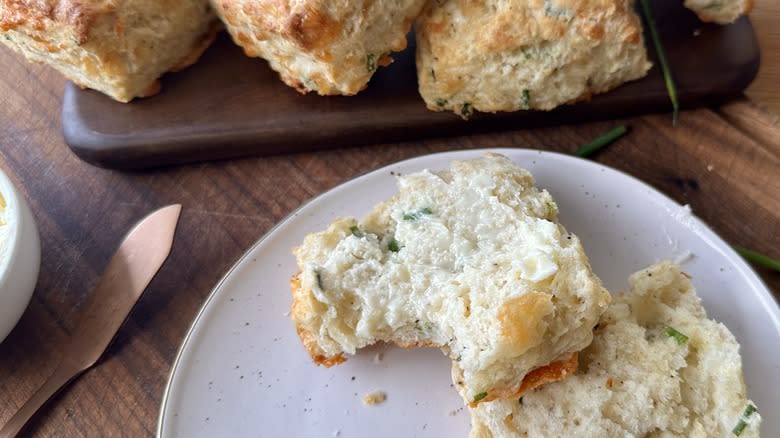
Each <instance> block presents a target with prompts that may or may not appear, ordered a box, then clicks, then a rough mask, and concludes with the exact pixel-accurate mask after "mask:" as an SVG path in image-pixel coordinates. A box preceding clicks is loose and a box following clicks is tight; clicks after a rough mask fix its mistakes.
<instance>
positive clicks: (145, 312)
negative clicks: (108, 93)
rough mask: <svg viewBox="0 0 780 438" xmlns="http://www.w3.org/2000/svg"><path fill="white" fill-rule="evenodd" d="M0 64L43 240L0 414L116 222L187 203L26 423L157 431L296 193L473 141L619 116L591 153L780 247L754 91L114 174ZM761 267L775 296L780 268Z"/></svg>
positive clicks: (775, 144)
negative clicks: (114, 313) (193, 349)
mask: <svg viewBox="0 0 780 438" xmlns="http://www.w3.org/2000/svg"><path fill="white" fill-rule="evenodd" d="M0 65H3V66H4V69H3V75H1V76H0V168H2V169H3V170H4V171H5V172H6V173H8V175H9V176H10V178H11V180H12V181H14V182H15V183H16V184H17V185H18V186H19V187H21V188H22V191H23V193H24V194H25V196H26V197H27V199H28V200H29V201H30V205H31V208H32V210H33V213H34V215H35V217H36V220H37V223H38V227H39V230H40V234H41V240H42V261H41V270H40V276H39V280H38V285H37V288H36V291H35V294H34V295H33V299H32V302H31V304H30V306H29V308H28V309H27V311H26V313H25V314H24V316H23V317H22V319H21V321H20V322H19V324H18V325H17V327H16V328H15V329H14V331H13V332H12V333H11V335H10V336H9V337H8V338H7V339H6V340H5V341H4V342H3V343H2V344H0V394H2V400H3V403H0V423H4V422H5V421H7V419H8V418H10V416H11V415H12V414H13V412H14V411H15V409H16V408H18V407H19V406H20V405H21V403H22V402H23V401H24V400H25V399H26V398H27V397H28V396H29V395H30V394H32V392H33V391H34V390H35V389H36V387H37V386H38V385H40V384H41V383H42V382H43V381H44V380H45V378H46V377H47V376H48V374H49V373H51V371H52V370H53V367H54V365H55V363H56V360H57V358H58V357H59V354H60V352H61V350H60V349H61V346H62V345H63V342H64V341H65V339H67V337H68V335H69V333H70V332H71V330H72V329H73V328H74V325H75V324H76V322H77V321H78V318H79V315H80V311H81V310H82V309H83V308H84V304H85V303H86V301H87V297H88V293H89V291H90V290H91V288H92V287H93V286H94V285H95V283H96V282H97V279H98V276H99V275H100V273H101V271H102V270H103V268H104V267H105V266H106V264H107V263H108V260H109V258H110V256H111V254H112V253H113V251H114V250H115V248H116V246H117V245H118V243H119V242H120V240H121V238H122V237H123V235H124V233H125V232H126V231H127V230H128V229H129V228H130V227H131V226H132V224H134V223H135V221H137V220H138V219H140V218H142V217H143V216H144V215H145V214H146V213H148V212H150V211H151V210H153V209H155V208H157V207H159V206H162V205H165V204H170V203H175V202H178V203H181V204H182V205H183V212H182V217H181V222H180V225H179V229H178V232H177V237H176V239H175V241H174V246H173V250H172V252H171V256H170V258H169V260H168V262H167V263H166V264H165V265H164V266H163V268H162V269H161V270H160V272H159V274H158V275H157V277H156V278H155V279H154V280H153V281H152V283H151V285H150V287H149V288H148V289H147V291H146V293H145V295H144V296H143V297H142V298H141V300H140V302H139V303H138V305H137V307H136V308H135V309H134V311H133V312H132V314H131V315H130V318H129V319H128V321H127V323H126V324H125V325H124V327H123V328H122V329H121V330H120V332H119V335H118V338H117V339H116V341H115V343H114V344H113V345H112V346H111V347H110V348H109V350H108V353H107V355H106V356H105V357H104V358H103V359H102V360H101V362H99V364H98V366H97V367H96V368H94V369H92V370H90V371H88V372H87V373H86V374H85V375H83V376H82V377H81V378H80V379H79V380H78V381H77V382H75V383H74V384H73V385H72V386H70V387H69V388H68V389H67V390H66V391H65V392H64V393H62V394H61V395H60V396H58V397H57V398H56V399H54V400H53V402H52V403H51V404H50V405H49V406H48V408H47V409H46V410H45V411H44V412H43V413H42V415H41V416H40V417H39V418H38V419H37V420H36V421H34V423H33V424H32V425H31V428H30V430H29V432H30V435H31V436H43V437H48V436H58V437H79V436H149V435H153V434H154V432H155V427H156V422H157V416H158V410H159V405H160V400H161V397H162V393H163V388H164V386H165V383H166V380H167V377H168V373H169V372H170V366H171V364H172V362H173V360H174V357H175V355H176V351H177V349H178V347H179V345H180V344H181V342H182V340H183V337H184V335H185V333H186V331H187V328H188V327H189V324H190V323H191V321H192V319H193V317H194V316H195V314H196V312H197V311H198V309H199V308H200V306H201V305H202V303H203V302H204V300H205V298H206V296H207V295H208V293H209V292H210V290H211V288H212V287H213V286H214V285H215V284H216V282H217V281H218V280H219V278H220V277H221V276H222V275H224V273H225V272H226V271H227V269H228V268H229V267H230V266H231V265H232V264H233V263H234V262H235V261H236V260H237V259H238V257H239V256H240V255H241V254H243V253H244V251H246V250H247V249H248V248H249V247H250V246H251V245H252V244H253V243H254V242H255V241H256V240H257V239H258V238H260V237H261V236H262V235H263V234H264V233H266V232H267V231H268V230H269V229H271V227H273V226H274V224H276V223H277V222H278V221H279V220H281V219H282V218H283V217H285V216H286V215H287V214H288V213H290V212H291V211H293V210H294V209H295V208H297V207H298V206H299V205H301V203H303V202H305V201H306V200H307V199H309V198H311V197H313V196H315V195H317V194H319V193H321V192H322V191H324V190H327V189H329V188H331V187H334V186H335V185H337V184H339V183H341V182H343V181H345V180H348V179H350V178H352V177H354V176H356V175H359V174H362V173H364V172H367V171H369V170H372V169H375V168H377V167H380V166H382V165H385V164H388V163H391V162H394V161H397V160H401V159H405V158H409V157H414V156H419V155H422V154H427V153H431V152H437V151H445V150H455V149H467V148H478V147H479V148H482V147H488V148H489V147H525V148H534V149H543V150H554V151H562V152H571V151H573V150H574V149H576V147H578V146H579V145H581V144H583V143H584V142H586V141H587V140H590V139H592V138H593V137H595V136H597V135H599V134H602V133H603V132H605V131H607V130H608V129H609V128H611V127H612V126H614V125H615V124H616V123H627V124H629V125H631V126H632V128H633V131H632V133H631V134H630V135H628V136H626V137H624V138H623V139H621V140H619V141H618V142H617V143H615V144H614V145H612V146H610V147H609V148H607V149H605V150H604V151H602V152H600V153H599V154H597V155H596V156H595V157H594V159H595V160H597V161H598V162H600V163H603V164H606V165H609V166H612V167H615V168H617V169H620V170H622V171H625V172H627V173H629V174H632V175H635V176H637V177H639V178H640V179H642V180H644V181H646V182H648V183H649V184H651V185H653V186H654V187H656V188H658V189H659V190H661V191H662V192H664V193H666V194H667V195H669V196H670V197H672V198H673V199H675V200H677V201H678V202H681V203H687V204H690V205H691V206H692V209H693V211H694V212H695V213H696V214H697V215H698V216H699V217H701V218H702V219H703V220H704V221H705V222H707V223H708V224H709V225H710V226H711V227H712V228H713V229H714V230H715V231H716V232H718V233H719V234H720V235H721V236H722V237H723V238H724V239H725V240H726V241H727V242H730V243H733V244H739V245H742V246H746V247H750V248H753V249H756V250H758V251H762V252H765V253H767V254H768V255H770V256H772V257H775V258H780V233H777V230H778V229H780V198H778V196H777V193H779V192H780V178H778V176H779V175H780V141H779V140H778V139H780V127H778V123H777V119H776V118H773V117H770V116H767V114H766V113H765V112H764V111H763V110H762V109H761V108H759V107H757V106H755V105H753V104H751V103H750V102H745V101H742V102H735V103H733V104H730V105H727V106H724V107H722V108H720V109H717V110H709V109H700V110H695V111H687V112H684V113H683V114H682V117H681V123H680V125H679V126H678V127H677V128H672V127H671V124H670V117H669V116H668V115H653V116H644V117H636V118H630V119H624V120H616V121H609V122H599V123H588V124H581V125H571V126H563V127H549V128H543V129H533V130H522V131H509V132H504V133H500V134H496V133H494V134H481V135H473V136H463V137H454V138H448V139H432V140H427V141H415V142H406V143H390V144H374V145H370V146H364V147H355V148H337V149H332V150H329V151H324V152H318V153H300V154H291V155H279V156H273V157H264V158H252V159H244V160H236V161H224V162H214V163H208V164H198V165H186V166H180V167H175V168H169V169H159V170H153V171H143V172H115V171H108V170H105V169H100V168H97V167H93V166H91V165H88V164H86V163H84V162H82V161H80V160H79V159H77V158H76V157H75V156H74V155H73V154H72V153H71V152H70V151H69V149H68V148H67V147H66V146H65V144H64V143H63V141H62V138H61V135H60V121H59V108H60V99H61V90H62V89H63V85H64V81H63V80H62V79H61V78H60V77H59V76H58V75H56V74H55V73H53V72H52V71H51V70H49V69H47V68H43V67H40V66H30V65H28V64H26V63H24V62H23V61H21V60H20V59H19V58H18V57H16V56H14V55H12V54H10V53H9V52H8V51H7V50H5V49H3V48H0ZM746 133H747V134H749V135H746ZM758 272H759V274H760V275H761V276H762V278H763V279H764V281H765V282H766V283H767V284H768V285H769V287H770V288H771V289H772V290H773V291H774V293H775V296H776V297H778V292H780V274H778V273H775V272H770V271H767V270H759V271H758ZM280 293H287V291H280Z"/></svg>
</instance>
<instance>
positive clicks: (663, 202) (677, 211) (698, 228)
mask: <svg viewBox="0 0 780 438" xmlns="http://www.w3.org/2000/svg"><path fill="white" fill-rule="evenodd" d="M487 152H495V153H499V154H504V155H507V156H509V157H510V158H512V159H513V160H515V161H517V156H518V155H522V154H529V153H533V154H538V156H544V157H545V158H549V159H552V160H562V161H568V164H572V165H576V166H594V167H596V168H597V169H599V170H601V171H608V172H612V173H614V174H615V176H617V177H619V178H624V179H626V180H630V181H631V182H632V183H633V184H637V186H638V187H642V188H644V189H645V190H646V191H647V193H646V194H647V196H649V197H650V198H652V199H653V200H654V201H655V202H656V205H658V206H663V207H665V208H667V209H668V213H669V214H670V215H671V216H679V215H686V218H685V222H686V223H685V226H686V227H687V228H689V229H690V231H691V232H693V233H695V234H697V235H698V236H699V237H700V238H701V239H702V240H703V241H704V242H705V243H707V244H708V245H709V246H710V247H712V248H713V249H714V250H717V251H718V252H719V253H720V254H721V255H722V256H724V257H725V258H726V259H727V260H728V261H729V262H730V263H731V264H732V266H733V267H734V268H736V270H737V272H738V273H739V274H740V275H741V276H742V277H743V278H744V279H745V280H746V281H747V282H748V286H750V288H751V289H753V290H754V291H755V292H756V295H755V296H756V297H757V298H758V299H759V301H760V303H759V304H760V306H761V307H762V308H763V309H764V310H765V311H766V314H767V316H769V318H770V320H771V322H772V324H773V326H774V329H775V333H774V334H773V336H774V338H775V339H777V340H780V306H778V303H777V301H776V300H775V299H774V297H773V296H772V294H771V292H770V291H769V289H768V287H767V286H766V285H765V284H764V282H763V281H762V280H761V279H760V277H759V276H758V274H756V272H755V271H754V270H753V269H752V268H751V267H750V265H749V264H748V263H747V262H745V261H744V259H742V257H741V256H740V255H739V254H738V253H737V252H736V251H735V250H734V249H733V248H731V246H729V245H728V244H727V243H726V242H725V241H724V240H723V239H722V238H721V237H720V236H718V235H717V234H716V233H715V232H714V231H713V230H712V229H710V228H709V226H708V225H706V224H705V223H704V222H703V221H702V220H700V219H699V218H698V217H696V216H694V215H693V214H690V211H689V210H686V208H685V207H683V206H680V205H679V204H678V203H677V202H676V201H674V200H673V199H671V198H669V197H668V196H666V195H664V194H663V193H661V192H659V191H658V190H657V189H655V188H654V187H652V186H650V185H649V184H647V183H645V182H643V181H641V180H639V179H637V178H636V177H634V176H632V175H629V174H627V173H625V172H622V171H620V170H617V169H614V168H611V167H609V166H606V165H603V164H600V163H597V162H593V161H590V160H585V159H580V158H576V157H573V156H570V155H566V154H561V153H557V152H549V151H542V150H534V149H522V148H511V149H510V148H486V149H470V150H458V151H448V152H439V153H434V154H427V155H420V156H417V157H412V158H409V159H405V160H402V161H398V162H394V163H391V164H388V165H385V166H383V167H380V168H377V169H375V170H371V171H368V172H366V173H364V174H362V175H359V176H356V177H354V178H351V179H348V180H345V181H344V182H342V183H340V184H338V185H336V186H335V187H333V188H331V189H329V190H327V191H325V192H323V193H321V194H319V195H317V196H315V197H314V198H312V199H310V200H308V201H306V202H305V203H303V204H302V205H301V206H299V207H298V208H296V209H295V210H293V211H292V212H290V213H289V214H288V215H287V216H286V217H285V218H284V219H282V220H280V221H279V222H278V223H277V224H276V225H275V226H274V227H272V228H271V229H270V230H269V231H268V232H267V233H266V234H265V235H263V236H262V237H261V238H260V239H258V240H257V241H256V242H255V243H254V244H253V245H252V246H251V247H250V248H249V249H248V250H247V251H246V252H245V253H244V254H243V255H242V256H241V257H239V259H238V260H237V261H236V262H235V263H234V264H233V265H232V266H231V268H230V269H229V270H228V271H227V272H226V273H225V275H224V276H223V277H222V278H221V279H220V280H219V282H218V283H217V284H216V285H215V286H214V288H213V289H212V290H211V292H210V293H209V295H208V297H207V298H206V300H205V302H204V303H203V305H202V306H201V308H200V309H199V310H198V313H197V314H196V315H195V317H194V319H193V322H192V323H191V324H190V326H189V328H188V329H187V333H186V335H185V337H184V340H183V341H182V343H181V345H180V347H179V349H178V351H177V354H176V357H175V359H174V362H173V365H172V367H171V371H170V373H169V376H168V379H167V383H166V386H165V388H164V392H163V397H162V400H161V403H160V414H159V418H158V424H157V431H156V435H157V436H158V437H163V436H164V435H163V433H164V429H165V427H166V422H167V419H168V417H169V415H166V408H167V406H168V403H169V400H170V398H171V397H172V394H171V391H172V389H173V386H174V379H175V378H176V374H177V371H178V370H179V368H180V367H182V366H183V363H182V360H183V356H184V354H185V352H186V350H187V347H188V345H189V343H190V341H191V339H192V337H193V334H194V332H195V330H196V329H197V327H198V325H199V323H200V321H201V319H202V317H203V315H204V314H205V313H206V311H207V310H208V308H209V306H210V304H211V303H212V302H213V301H214V300H215V299H216V298H217V297H218V296H219V295H220V292H222V291H223V290H224V289H223V286H224V285H225V283H226V282H227V281H228V280H229V279H230V278H231V276H233V275H234V274H235V273H236V271H237V270H239V269H240V268H241V267H242V266H243V265H244V263H245V262H246V261H247V260H248V259H249V258H251V257H252V256H253V255H254V253H255V252H256V251H257V249H258V247H260V246H261V245H263V244H264V243H265V242H266V241H267V240H269V239H270V238H271V237H272V236H274V235H275V234H276V233H278V232H280V230H281V229H282V228H284V227H285V225H287V224H288V223H289V222H290V221H291V220H292V219H293V218H295V217H296V216H297V215H298V214H300V213H301V212H302V211H304V210H305V209H306V208H307V207H309V206H311V205H313V204H318V203H320V202H322V201H325V200H326V199H327V198H329V197H331V196H333V195H334V194H336V193H338V192H340V191H342V190H348V189H349V188H350V187H351V186H352V185H353V184H358V183H360V181H361V180H364V179H366V178H371V177H373V176H374V175H376V174H380V173H382V172H389V171H390V170H392V169H395V168H398V167H403V166H407V165H411V164H415V165H416V164H418V163H419V164H420V165H419V166H417V167H419V168H420V169H422V168H425V167H426V165H425V164H424V162H428V161H437V162H438V161H447V162H449V161H454V160H462V159H470V158H475V157H478V156H481V155H483V154H485V153H487ZM678 220H679V219H678ZM301 238H303V236H301ZM773 383H774V384H775V385H777V383H778V382H773ZM767 420H769V418H765V419H764V421H765V423H766V421H767ZM766 426H767V425H766V424H764V425H763V427H762V431H764V432H765V433H766ZM774 427H778V425H774V426H773V429H774Z"/></svg>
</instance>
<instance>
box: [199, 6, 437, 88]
mask: <svg viewBox="0 0 780 438" xmlns="http://www.w3.org/2000/svg"><path fill="white" fill-rule="evenodd" d="M212 3H213V5H214V8H215V9H216V11H217V13H218V14H219V16H220V17H221V19H222V21H223V22H224V23H225V25H226V27H227V30H228V31H229V32H230V34H231V35H232V37H233V41H234V42H235V43H236V44H238V45H239V46H241V47H242V48H243V49H244V52H245V53H246V54H247V55H248V56H250V57H260V58H264V59H266V60H267V61H268V63H269V64H270V66H271V68H272V69H274V70H275V71H277V72H278V73H279V75H280V77H281V79H282V80H283V81H284V83H286V84H287V85H289V86H290V87H293V88H295V89H296V90H298V91H299V92H301V93H304V94H305V93H308V92H309V91H314V92H317V93H318V94H321V95H338V94H342V95H354V94H357V93H358V92H359V91H361V90H362V89H364V88H365V87H366V85H367V84H368V81H369V80H370V79H371V77H372V76H373V74H374V72H376V70H377V69H378V68H379V67H381V66H386V65H388V64H389V63H390V62H391V61H392V59H391V57H390V55H391V54H392V52H398V51H401V50H403V49H405V48H406V43H407V42H406V34H407V32H408V31H409V29H410V28H411V25H412V21H413V20H414V18H415V17H416V16H417V14H419V12H420V9H421V8H422V6H423V4H424V3H425V1H424V0H395V1H388V0H380V1H374V0H359V1H352V2H345V1H325V0H213V1H212Z"/></svg>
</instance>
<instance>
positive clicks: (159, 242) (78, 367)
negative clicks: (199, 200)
mask: <svg viewBox="0 0 780 438" xmlns="http://www.w3.org/2000/svg"><path fill="white" fill-rule="evenodd" d="M180 213H181V205H178V204H176V205H170V206H168V207H164V208H161V209H159V210H157V211H155V212H154V213H152V214H150V215H149V216H147V217H146V218H144V219H143V220H142V221H141V222H139V223H138V225H136V226H135V227H134V228H133V229H132V230H130V232H129V233H128V234H127V237H125V239H124V241H122V244H121V245H120V246H119V249H117V251H116V253H115V254H114V256H113V257H112V258H111V261H110V262H109V263H108V267H107V268H106V270H105V271H104V272H103V276H102V277H101V278H100V280H98V283H97V286H95V290H94V291H93V292H92V298H91V299H90V303H89V304H88V305H87V307H86V310H85V312H84V315H83V316H82V317H81V321H79V323H78V325H77V326H76V328H75V330H73V333H72V334H71V336H70V339H69V340H68V342H67V344H66V346H65V348H64V350H63V356H62V359H61V361H60V363H59V365H57V368H56V369H55V370H54V373H53V374H52V375H51V376H50V377H49V378H48V379H47V380H46V382H44V384H43V386H41V388H40V389H38V391H36V392H35V394H33V395H32V397H30V399H29V400H27V402H26V403H25V404H24V405H23V406H22V407H21V408H20V409H19V411H18V412H17V413H16V414H14V416H13V417H11V419H10V420H9V421H8V423H6V424H5V426H3V428H2V429H0V438H7V437H8V438H10V437H14V436H17V435H18V434H19V433H20V432H21V431H22V429H23V428H24V426H25V425H26V424H27V422H28V421H29V420H30V418H32V417H33V415H35V413H36V412H37V411H38V410H39V409H40V408H41V407H42V406H43V405H44V404H45V403H46V402H47V401H48V400H49V399H50V398H51V397H53V396H54V395H55V394H57V393H58V392H59V391H60V390H61V389H62V388H63V387H65V386H66V385H67V384H68V383H70V382H72V381H73V380H75V379H76V377H78V376H79V375H80V374H81V373H83V372H84V371H86V370H87V369H89V368H90V367H91V366H92V365H94V364H95V362H97V361H98V359H99V358H100V356H101V355H102V354H103V352H104V351H105V350H106V348H107V347H108V345H109V344H110V343H111V340H112V339H113V338H114V335H115V334H116V332H117V331H118V330H119V327H121V325H122V323H123V322H124V321H125V319H126V318H127V315H128V314H129V313H130V310H131V309H132V308H133V305H134V304H135V303H136V301H138V298H139V297H140V296H141V293H142V292H143V291H144V289H146V286H148V285H149V283H150V282H151V281H152V278H154V276H155V274H156V273H157V271H158V270H159V269H160V266H162V264H163V262H164V261H165V259H166V258H168V254H169V253H170V251H171V246H172V244H173V235H174V232H175V231H176V224H177V222H178V220H179V214H180Z"/></svg>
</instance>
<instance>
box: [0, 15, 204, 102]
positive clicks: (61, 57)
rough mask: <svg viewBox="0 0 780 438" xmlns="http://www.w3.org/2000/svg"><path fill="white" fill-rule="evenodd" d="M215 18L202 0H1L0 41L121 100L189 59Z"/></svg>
mask: <svg viewBox="0 0 780 438" xmlns="http://www.w3.org/2000/svg"><path fill="white" fill-rule="evenodd" d="M215 21H216V20H215V16H214V13H213V11H212V10H211V8H210V7H209V4H208V0H184V1H172V0H160V1H148V0H136V1H123V2H120V1H117V0H83V1H77V0H61V1H55V0H43V1H31V0H0V42H3V43H4V44H5V45H7V46H8V47H10V48H11V49H13V50H15V51H17V52H19V53H21V54H22V55H24V56H25V57H26V58H27V59H28V60H30V61H34V62H40V63H44V64H47V65H49V66H51V67H53V68H54V69H56V70H58V71H59V72H60V73H62V74H63V75H64V76H65V77H67V78H68V79H70V80H71V81H73V82H74V83H76V84H77V85H79V86H81V87H82V88H92V89H95V90H98V91H100V92H102V93H105V94H107V95H108V96H111V97H112V98H113V99H115V100H118V101H120V102H128V101H130V100H132V99H133V98H135V97H143V96H149V95H152V94H155V93H157V92H158V91H159V90H160V84H159V82H158V78H159V77H160V76H161V75H162V74H163V73H165V72H167V71H171V70H178V69H181V68H183V67H184V66H186V65H187V64H191V63H192V62H194V60H195V59H197V57H198V56H199V55H200V53H201V52H202V51H203V50H205V48H206V47H207V46H208V45H209V44H210V42H211V41H212V40H213V38H214V34H215V30H214V28H213V27H212V26H213V25H214V24H215Z"/></svg>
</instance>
